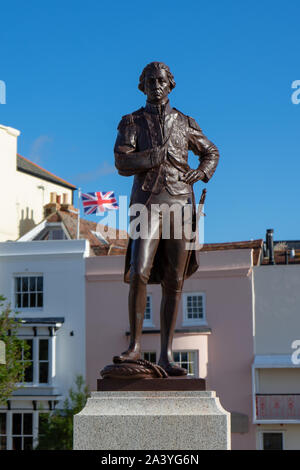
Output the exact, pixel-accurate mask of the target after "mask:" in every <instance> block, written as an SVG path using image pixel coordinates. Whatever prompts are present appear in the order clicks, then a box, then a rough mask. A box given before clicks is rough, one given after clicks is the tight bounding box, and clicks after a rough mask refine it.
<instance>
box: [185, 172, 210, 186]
mask: <svg viewBox="0 0 300 470" xmlns="http://www.w3.org/2000/svg"><path fill="white" fill-rule="evenodd" d="M204 178H205V173H204V171H202V170H200V169H197V170H189V171H188V172H187V173H186V174H185V175H184V176H182V177H181V180H182V181H184V182H185V183H187V184H194V183H196V182H197V181H200V180H203V179H204Z"/></svg>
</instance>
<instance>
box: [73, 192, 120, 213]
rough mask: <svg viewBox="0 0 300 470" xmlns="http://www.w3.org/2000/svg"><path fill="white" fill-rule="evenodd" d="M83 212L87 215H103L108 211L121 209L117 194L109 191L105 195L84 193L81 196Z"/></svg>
mask: <svg viewBox="0 0 300 470" xmlns="http://www.w3.org/2000/svg"><path fill="white" fill-rule="evenodd" d="M81 199H82V205H83V211H84V213H85V214H87V215H90V214H97V215H99V214H101V213H102V212H105V211H108V210H116V209H119V206H118V203H117V200H116V198H115V193H114V192H113V191H108V192H106V193H103V192H101V191H97V192H96V193H82V194H81Z"/></svg>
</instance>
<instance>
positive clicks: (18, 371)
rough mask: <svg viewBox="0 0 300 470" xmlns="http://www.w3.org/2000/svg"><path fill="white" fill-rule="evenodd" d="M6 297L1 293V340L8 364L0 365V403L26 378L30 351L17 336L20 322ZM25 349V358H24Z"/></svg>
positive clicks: (3, 402) (5, 400) (4, 402)
mask: <svg viewBox="0 0 300 470" xmlns="http://www.w3.org/2000/svg"><path fill="white" fill-rule="evenodd" d="M5 300H6V299H5V297H3V296H2V295H0V340H2V341H4V343H5V354H6V364H2V365H0V404H2V405H3V404H4V405H5V404H6V402H7V399H8V398H9V396H10V395H11V394H12V392H13V391H14V390H15V389H16V388H17V387H18V385H17V384H18V383H19V382H22V381H23V380H24V373H25V369H26V367H27V365H28V364H26V362H25V361H24V359H26V358H27V354H28V353H29V347H28V345H27V344H26V343H25V341H23V340H21V339H19V338H18V336H17V330H18V328H19V326H20V323H19V322H18V321H17V320H16V319H15V318H14V317H12V316H11V313H12V310H11V308H10V304H6V305H5ZM22 350H23V352H24V353H23V360H22Z"/></svg>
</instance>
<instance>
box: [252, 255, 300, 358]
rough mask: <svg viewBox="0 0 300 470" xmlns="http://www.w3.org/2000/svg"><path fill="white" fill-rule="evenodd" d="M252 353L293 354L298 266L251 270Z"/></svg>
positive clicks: (299, 299)
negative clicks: (252, 279) (253, 347)
mask: <svg viewBox="0 0 300 470" xmlns="http://www.w3.org/2000/svg"><path fill="white" fill-rule="evenodd" d="M253 270H254V286H255V337H254V342H255V354H257V355H259V354H261V355H263V354H279V355H280V354H292V353H293V351H294V350H293V349H292V347H291V344H292V342H293V341H294V340H300V265H299V264H298V265H280V266H258V267H255V268H254V269H253Z"/></svg>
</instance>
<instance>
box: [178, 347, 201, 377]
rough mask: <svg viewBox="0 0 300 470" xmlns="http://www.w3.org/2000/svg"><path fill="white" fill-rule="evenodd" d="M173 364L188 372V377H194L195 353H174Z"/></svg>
mask: <svg viewBox="0 0 300 470" xmlns="http://www.w3.org/2000/svg"><path fill="white" fill-rule="evenodd" d="M173 357H174V362H176V364H178V365H179V366H180V367H184V368H185V369H187V371H188V375H190V376H194V377H195V376H196V352H195V351H174V352H173Z"/></svg>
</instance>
